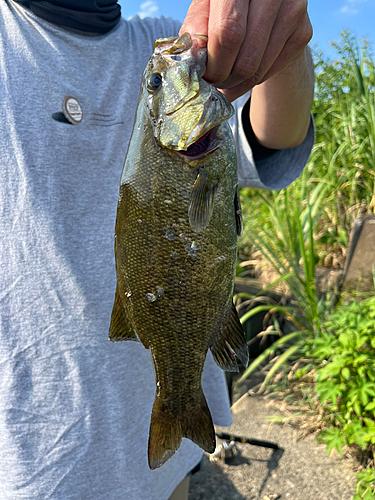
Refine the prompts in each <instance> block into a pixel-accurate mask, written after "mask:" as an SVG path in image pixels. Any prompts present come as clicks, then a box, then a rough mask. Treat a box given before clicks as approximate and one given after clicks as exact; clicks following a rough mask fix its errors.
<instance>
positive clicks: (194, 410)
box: [109, 33, 248, 469]
mask: <svg viewBox="0 0 375 500" xmlns="http://www.w3.org/2000/svg"><path fill="white" fill-rule="evenodd" d="M206 57H207V48H206V41H205V40H202V37H200V36H197V37H194V38H193V39H191V37H190V35H189V34H188V33H184V34H183V35H181V36H180V37H177V38H164V39H158V40H156V42H155V46H154V53H153V55H152V57H151V58H150V60H149V62H148V65H147V67H146V69H145V71H144V74H143V78H142V83H141V91H140V97H139V102H138V107H137V112H136V117H135V123H134V128H133V133H132V136H131V139H130V143H129V148H128V152H127V155H126V159H125V164H124V168H123V172H122V175H121V181H120V194H119V201H118V207H117V217H116V227H115V257H116V273H117V287H116V294H115V301H114V306H113V311H112V317H111V325H110V332H109V339H110V340H112V341H119V340H138V341H140V342H142V344H143V345H144V347H145V348H146V349H150V351H151V355H152V361H153V365H154V370H155V381H156V394H155V401H154V406H153V410H152V415H151V425H150V433H149V444H148V461H149V467H150V468H151V469H156V468H157V467H160V466H161V465H163V464H164V463H165V462H166V461H167V460H168V459H169V458H170V457H171V456H172V455H173V454H174V453H175V451H176V450H177V449H178V448H179V446H180V444H181V439H182V437H186V438H188V439H191V440H192V441H193V442H194V443H196V444H197V445H198V446H200V447H201V448H203V449H204V450H205V451H207V452H209V453H213V451H214V449H215V431H214V427H213V423H212V419H211V414H210V411H209V409H208V406H207V403H206V400H205V397H204V394H203V391H202V385H201V379H202V372H203V367H204V363H205V360H206V355H207V351H208V349H211V352H212V354H213V357H214V359H215V361H216V363H217V364H218V365H219V366H220V367H221V368H222V369H224V370H229V371H238V362H237V360H240V361H241V363H242V364H244V365H245V366H246V365H247V363H248V350H247V346H246V343H245V338H244V334H243V330H242V326H241V323H240V321H239V319H238V316H237V312H236V309H235V307H234V305H233V301H232V294H233V285H234V274H235V266H236V256H237V236H238V235H239V234H240V233H241V229H242V220H241V209H240V204H239V198H238V189H237V184H238V180H237V166H236V158H235V147H234V141H233V136H232V132H231V130H230V127H229V125H228V123H227V122H226V120H227V119H228V118H230V116H232V114H233V107H232V105H231V104H230V103H229V101H228V100H227V99H226V98H225V97H224V96H223V95H222V94H221V93H220V92H219V91H218V90H217V89H216V88H215V87H213V86H212V85H210V84H208V83H207V82H205V81H204V80H203V79H202V75H203V74H204V72H205V62H206Z"/></svg>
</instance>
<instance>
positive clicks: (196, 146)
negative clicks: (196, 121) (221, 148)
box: [173, 125, 219, 159]
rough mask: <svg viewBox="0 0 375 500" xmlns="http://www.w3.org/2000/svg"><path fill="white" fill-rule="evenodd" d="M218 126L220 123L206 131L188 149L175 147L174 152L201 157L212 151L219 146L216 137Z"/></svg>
mask: <svg viewBox="0 0 375 500" xmlns="http://www.w3.org/2000/svg"><path fill="white" fill-rule="evenodd" d="M218 128H219V125H217V126H216V127H213V128H212V129H210V130H208V132H205V133H204V134H203V135H202V136H201V137H199V139H197V140H196V141H195V142H193V144H190V146H189V147H188V148H187V149H186V151H184V150H176V149H175V150H174V151H173V152H174V153H177V154H180V155H182V156H185V157H188V158H191V159H196V158H200V157H202V156H205V155H206V154H208V153H212V152H213V151H214V150H216V149H217V148H218V140H217V137H216V133H217V130H218Z"/></svg>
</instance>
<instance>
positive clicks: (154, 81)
mask: <svg viewBox="0 0 375 500" xmlns="http://www.w3.org/2000/svg"><path fill="white" fill-rule="evenodd" d="M162 83H163V79H162V77H161V74H160V73H153V74H152V75H150V76H149V78H148V82H147V86H148V89H149V90H153V91H155V90H158V88H159V87H160V86H161V84H162Z"/></svg>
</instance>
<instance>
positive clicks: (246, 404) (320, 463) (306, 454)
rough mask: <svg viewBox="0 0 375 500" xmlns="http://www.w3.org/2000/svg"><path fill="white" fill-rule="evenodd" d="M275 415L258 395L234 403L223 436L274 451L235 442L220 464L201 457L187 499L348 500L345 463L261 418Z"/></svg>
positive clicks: (351, 480)
mask: <svg viewBox="0 0 375 500" xmlns="http://www.w3.org/2000/svg"><path fill="white" fill-rule="evenodd" d="M277 413H278V412H277V410H276V409H275V408H272V407H271V406H269V405H268V406H267V404H266V400H265V398H264V397H262V396H252V397H247V398H245V399H243V400H242V401H241V402H239V404H238V405H236V407H235V409H234V411H233V420H234V423H233V425H232V426H231V427H230V428H229V432H230V433H233V434H236V435H239V436H245V437H248V438H255V439H263V440H267V441H272V442H275V443H277V444H278V445H279V447H280V449H278V450H272V449H267V448H262V447H257V446H251V445H249V444H245V443H238V444H237V454H236V455H235V456H234V457H232V458H230V459H227V460H226V462H225V463H224V462H217V463H211V462H210V461H209V459H208V455H206V456H205V458H204V466H203V468H202V469H201V471H199V472H198V473H196V474H194V475H193V476H192V477H191V481H190V491H189V500H287V499H289V500H352V498H353V495H354V486H355V482H356V481H355V475H354V472H353V471H352V470H351V468H350V466H349V463H348V461H347V460H345V459H343V458H341V457H339V456H338V455H337V454H331V455H329V456H328V455H327V454H326V451H325V445H321V444H318V443H317V441H316V439H315V438H314V437H307V438H305V439H301V440H300V439H298V437H299V432H298V431H297V430H296V429H294V428H292V427H291V426H288V425H284V426H281V425H277V424H272V425H271V424H270V423H269V421H267V420H265V418H264V416H266V415H269V416H270V415H276V414H277ZM217 430H218V431H222V432H228V428H217ZM217 441H218V443H220V442H221V441H220V440H217Z"/></svg>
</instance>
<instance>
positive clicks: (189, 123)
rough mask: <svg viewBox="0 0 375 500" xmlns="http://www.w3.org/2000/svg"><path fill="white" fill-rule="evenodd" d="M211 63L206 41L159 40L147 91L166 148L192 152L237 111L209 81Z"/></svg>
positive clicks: (146, 82)
mask: <svg viewBox="0 0 375 500" xmlns="http://www.w3.org/2000/svg"><path fill="white" fill-rule="evenodd" d="M206 59H207V40H206V37H202V36H200V35H195V36H194V37H193V38H191V36H190V34H189V33H184V34H182V35H181V36H180V37H177V38H175V37H171V38H159V39H157V40H156V41H155V45H154V52H153V55H152V57H151V58H150V60H149V62H148V65H147V67H146V69H145V72H144V75H143V80H142V93H143V95H145V96H146V103H147V104H146V105H147V110H148V115H149V118H150V122H151V124H152V128H153V135H154V137H155V140H156V141H157V143H158V144H159V145H160V146H161V147H163V148H166V149H169V150H175V151H181V152H187V151H189V148H190V150H191V149H192V147H193V146H194V144H196V143H200V142H202V141H203V139H205V138H207V137H208V136H209V135H210V134H209V133H210V131H211V130H213V129H215V128H217V126H218V125H220V123H222V122H223V121H225V120H227V119H228V118H230V117H231V116H232V115H233V113H234V109H233V106H232V105H231V104H230V102H229V101H228V100H227V99H226V97H225V96H224V95H223V94H221V93H220V92H219V91H218V90H217V89H216V88H215V87H214V86H213V85H211V84H209V83H208V82H206V81H205V80H203V78H202V76H203V74H204V72H205V70H206ZM206 143H207V144H206ZM208 143H209V139H206V141H205V146H204V147H206V145H208ZM202 147H203V146H202V145H200V146H199V147H198V151H199V150H202ZM193 149H194V148H193Z"/></svg>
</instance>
